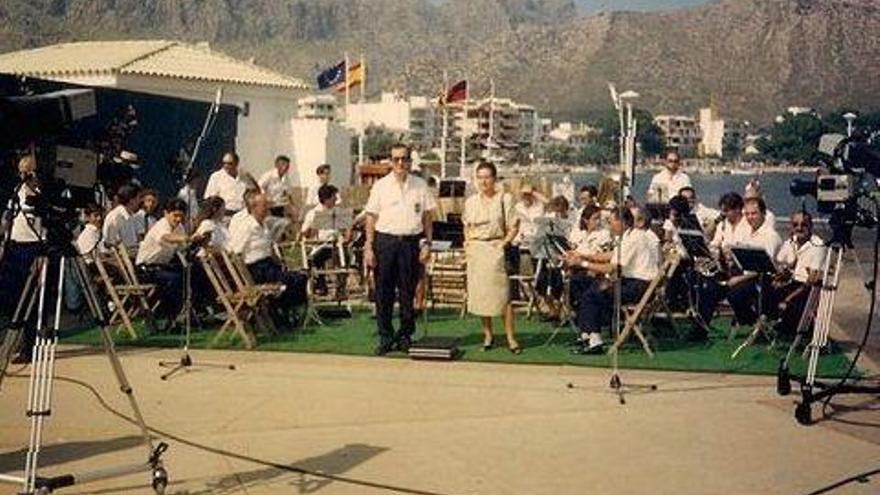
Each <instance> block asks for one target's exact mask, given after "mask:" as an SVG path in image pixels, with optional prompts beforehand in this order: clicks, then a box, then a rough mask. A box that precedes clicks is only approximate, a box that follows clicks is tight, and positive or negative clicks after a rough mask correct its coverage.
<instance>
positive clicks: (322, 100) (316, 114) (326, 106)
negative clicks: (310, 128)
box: [296, 95, 338, 120]
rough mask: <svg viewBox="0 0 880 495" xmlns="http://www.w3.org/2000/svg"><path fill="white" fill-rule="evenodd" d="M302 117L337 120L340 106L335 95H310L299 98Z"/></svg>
mask: <svg viewBox="0 0 880 495" xmlns="http://www.w3.org/2000/svg"><path fill="white" fill-rule="evenodd" d="M296 103H297V112H296V115H297V117H298V118H300V119H319V120H336V118H337V112H338V108H337V107H336V97H335V96H333V95H310V96H306V97H303V98H300V99H299V100H297V102H296Z"/></svg>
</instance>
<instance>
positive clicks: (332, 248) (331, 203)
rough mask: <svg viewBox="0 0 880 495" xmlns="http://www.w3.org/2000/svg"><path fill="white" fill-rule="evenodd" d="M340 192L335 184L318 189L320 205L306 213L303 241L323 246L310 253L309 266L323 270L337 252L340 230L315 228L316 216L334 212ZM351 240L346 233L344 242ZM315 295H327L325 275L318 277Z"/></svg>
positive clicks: (302, 231)
mask: <svg viewBox="0 0 880 495" xmlns="http://www.w3.org/2000/svg"><path fill="white" fill-rule="evenodd" d="M338 194H339V190H338V189H337V188H336V186H334V185H333V184H324V185H322V186H321V187H320V188H318V204H317V205H315V207H314V208H312V209H310V210H309V211H308V212H306V215H305V217H304V218H303V223H302V228H301V229H300V232H301V233H302V236H303V239H307V240H310V241H317V242H319V243H321V244H319V245H318V246H316V247H315V248H314V249H312V250H311V252H310V253H309V265H311V266H314V267H316V268H318V269H319V270H323V269H324V268H325V267H326V266H327V262H328V261H330V260H331V259H333V255H334V253H335V252H336V248H337V246H336V240H337V236H338V234H339V231H338V229H332V228H331V229H317V228H315V226H314V225H315V214H316V213H319V212H325V211H333V210H334V209H335V208H336V203H337V201H338V200H339V195H338ZM350 238H351V232H350V231H349V232H346V234H345V238H344V239H343V242H346V243H347V242H348V241H349V240H350ZM315 293H316V294H319V295H324V294H326V293H327V280H326V278H325V277H324V276H323V275H320V276H318V278H317V280H316V281H315Z"/></svg>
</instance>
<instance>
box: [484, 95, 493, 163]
mask: <svg viewBox="0 0 880 495" xmlns="http://www.w3.org/2000/svg"><path fill="white" fill-rule="evenodd" d="M486 149H487V151H488V158H492V156H494V149H495V79H489V137H488V138H487V139H486Z"/></svg>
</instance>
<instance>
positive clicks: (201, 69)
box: [0, 40, 309, 176]
mask: <svg viewBox="0 0 880 495" xmlns="http://www.w3.org/2000/svg"><path fill="white" fill-rule="evenodd" d="M0 72H3V73H9V74H18V75H24V76H30V77H37V78H41V79H49V80H54V81H61V82H67V83H72V84H78V85H85V86H97V87H110V88H119V89H124V90H130V91H137V92H143V93H150V94H156V95H162V96H170V97H176V98H185V99H190V100H197V101H204V102H211V101H214V99H215V95H216V93H217V89H218V88H223V100H222V102H223V103H224V104H231V105H235V106H237V107H238V108H239V114H238V135H237V138H236V150H237V151H238V153H239V155H240V156H241V165H242V168H243V169H244V170H246V171H248V172H251V173H252V174H253V175H254V176H259V174H260V173H261V172H262V171H264V170H266V169H267V168H269V167H271V166H272V163H273V159H274V157H275V156H276V155H278V154H287V155H295V153H294V149H293V146H294V143H293V140H292V139H291V135H292V120H293V118H294V117H295V116H296V102H297V99H298V98H300V97H302V96H304V95H306V93H307V91H308V89H309V86H308V85H307V84H306V83H304V82H303V81H301V80H299V79H295V78H293V77H289V76H286V75H284V74H280V73H278V72H275V71H272V70H270V69H267V68H263V67H260V66H257V65H255V64H253V63H250V62H246V61H242V60H237V59H234V58H232V57H229V56H227V55H224V54H222V53H219V52H216V51H214V50H211V49H210V48H209V47H208V45H207V44H198V45H192V44H188V43H182V42H178V41H165V40H147V41H89V42H77V43H62V44H58V45H51V46H46V47H42V48H36V49H32V50H23V51H18V52H11V53H4V54H0Z"/></svg>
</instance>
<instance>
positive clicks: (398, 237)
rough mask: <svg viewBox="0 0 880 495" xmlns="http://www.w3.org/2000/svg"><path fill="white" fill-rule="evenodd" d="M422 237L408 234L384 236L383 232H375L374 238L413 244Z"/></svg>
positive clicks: (421, 235)
mask: <svg viewBox="0 0 880 495" xmlns="http://www.w3.org/2000/svg"><path fill="white" fill-rule="evenodd" d="M423 237H424V235H423V234H422V233H418V234H409V235H397V234H386V233H385V232H376V238H377V239H379V238H385V239H393V240H395V241H401V242H413V241H418V240H419V239H421V238H423Z"/></svg>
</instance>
